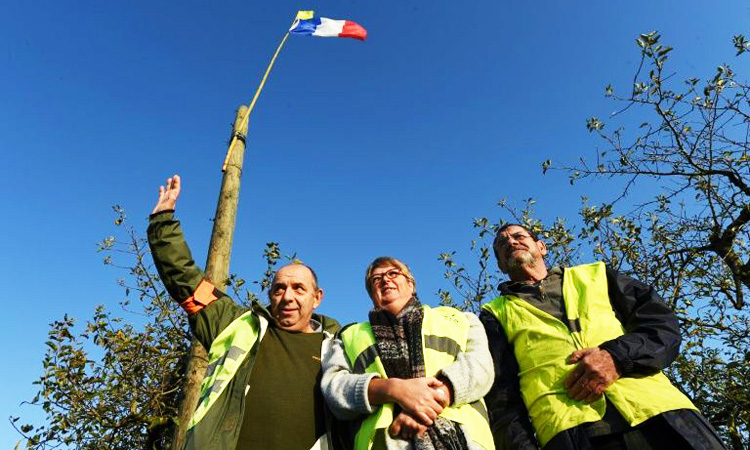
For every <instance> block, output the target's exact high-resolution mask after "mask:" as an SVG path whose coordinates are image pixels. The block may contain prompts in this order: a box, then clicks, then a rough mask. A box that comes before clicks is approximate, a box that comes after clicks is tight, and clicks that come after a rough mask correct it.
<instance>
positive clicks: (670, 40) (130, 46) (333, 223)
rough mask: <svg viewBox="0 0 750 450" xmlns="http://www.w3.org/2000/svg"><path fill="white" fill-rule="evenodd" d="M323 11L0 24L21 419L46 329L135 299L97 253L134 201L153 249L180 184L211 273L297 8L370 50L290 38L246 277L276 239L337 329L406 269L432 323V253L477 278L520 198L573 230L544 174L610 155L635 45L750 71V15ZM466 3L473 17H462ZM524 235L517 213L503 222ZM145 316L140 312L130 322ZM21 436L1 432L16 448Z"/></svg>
mask: <svg viewBox="0 0 750 450" xmlns="http://www.w3.org/2000/svg"><path fill="white" fill-rule="evenodd" d="M427 5H428V3H426V2H406V1H401V2H393V1H380V2H362V1H320V2H318V3H316V4H303V3H299V2H289V1H285V0H278V1H274V2H262V3H261V2H236V1H228V2H218V3H216V2H215V3H209V2H199V1H185V2H180V3H176V2H175V3H166V2H151V3H150V4H148V5H145V4H140V5H139V4H135V3H132V2H95V1H80V2H52V1H38V2H33V3H32V2H11V3H9V4H7V5H5V7H4V12H3V14H2V15H1V16H0V150H1V151H2V156H3V158H2V159H3V164H2V165H0V190H1V192H2V193H3V195H2V196H1V197H0V207H2V210H3V211H5V220H3V221H2V224H0V231H2V236H3V239H2V241H0V242H2V254H3V257H2V258H0V274H2V277H3V278H2V282H3V286H5V288H4V289H3V293H2V294H0V295H2V304H3V306H4V307H5V319H6V320H5V321H4V322H5V324H4V326H3V328H2V331H0V336H1V337H2V341H4V342H6V344H7V345H6V355H5V356H6V369H5V370H3V371H2V373H0V384H2V385H3V386H6V388H4V392H5V394H4V395H3V396H2V398H0V411H2V412H5V416H6V417H7V416H9V415H19V414H20V415H22V416H23V417H25V418H34V417H36V414H37V413H36V412H35V410H34V409H33V408H30V407H28V406H24V407H21V406H19V405H20V403H21V402H22V401H23V400H28V399H30V398H31V397H32V396H33V393H34V387H33V386H32V385H31V382H32V381H34V380H35V379H36V378H37V377H38V376H39V375H40V374H41V370H42V366H41V360H42V357H43V354H44V348H45V347H44V341H45V338H46V332H47V329H48V324H49V323H50V322H52V321H54V320H56V319H58V318H60V317H62V316H63V315H64V314H66V313H67V314H68V315H71V316H73V317H76V318H78V319H79V320H80V321H85V319H87V318H88V317H90V316H91V314H92V312H93V310H94V307H95V306H96V305H98V304H104V305H107V307H109V308H111V309H114V310H117V308H118V301H119V300H121V299H122V298H123V293H122V291H121V290H120V289H119V288H118V287H117V286H116V284H115V279H116V278H119V277H121V276H122V274H121V273H118V272H117V271H116V270H114V269H112V268H111V267H106V266H104V265H103V264H102V261H101V255H100V254H97V253H96V251H95V250H96V243H97V242H99V241H100V240H101V239H102V238H104V237H106V236H108V235H110V234H113V233H114V231H115V230H114V225H113V224H112V222H113V220H114V217H115V216H114V214H113V213H112V211H111V208H110V206H111V205H113V204H120V205H122V206H123V207H124V208H125V209H126V211H127V212H128V215H129V219H128V220H129V222H130V223H131V224H133V225H134V226H135V227H136V229H137V230H139V231H140V232H145V228H146V225H147V222H146V217H147V216H148V213H149V212H150V210H151V208H152V206H153V203H154V201H155V198H156V189H157V187H158V185H159V184H162V183H163V182H164V179H165V178H166V177H167V176H169V175H171V174H173V173H179V174H180V175H181V176H182V177H183V181H184V191H183V197H182V198H181V200H180V202H179V204H178V216H179V217H180V218H181V219H182V220H183V225H184V229H185V232H186V234H187V238H188V241H189V243H190V244H191V247H192V249H193V252H194V255H195V257H196V260H198V261H201V262H202V261H205V255H206V247H207V245H208V239H209V235H210V231H211V222H210V219H211V217H212V216H213V213H214V208H215V202H216V196H217V193H218V189H219V185H220V181H221V172H220V168H221V163H222V161H223V157H224V154H225V150H226V143H225V142H226V138H227V136H228V135H229V124H230V123H231V122H232V121H233V118H234V110H235V108H236V107H237V105H239V104H241V103H248V102H249V101H250V99H251V98H252V94H253V92H254V90H255V88H256V86H257V84H258V82H259V80H260V77H261V76H262V74H263V71H264V70H265V67H266V64H267V63H268V61H269V59H270V57H271V55H272V53H273V51H274V49H275V48H276V45H277V44H278V42H279V41H280V40H281V38H282V37H283V34H284V32H285V30H286V29H287V28H288V26H289V25H290V23H291V20H292V19H293V17H294V14H295V12H296V10H297V9H301V8H303V9H315V10H316V12H317V13H318V14H320V15H322V16H325V17H330V18H337V19H350V20H355V21H357V22H359V23H360V24H362V25H363V26H364V27H365V28H367V30H368V32H369V37H368V40H367V42H365V43H361V42H358V41H354V40H348V39H322V38H311V37H301V36H292V37H290V39H289V41H288V42H287V44H286V46H285V48H284V49H283V50H282V52H281V55H280V57H279V60H278V61H277V64H276V67H275V69H274V72H273V73H272V74H271V77H270V79H269V81H268V83H267V85H266V89H265V90H264V92H263V94H262V96H261V98H260V100H259V102H258V105H257V107H256V109H255V111H254V112H253V114H252V116H251V117H250V126H249V135H248V151H247V154H246V157H245V172H244V177H243V186H242V193H241V197H240V210H239V213H238V218H237V230H236V233H235V245H234V253H233V260H232V267H231V271H232V272H234V273H238V274H240V275H241V276H243V277H244V278H247V279H256V278H258V277H259V276H260V273H261V272H262V270H263V261H262V258H261V254H262V250H263V248H264V244H265V242H267V241H278V242H280V243H281V246H282V250H284V252H285V253H291V252H293V251H294V252H297V254H298V256H299V257H300V258H301V259H303V260H304V261H305V262H307V263H308V264H310V265H312V266H313V267H315V268H316V270H317V271H318V274H319V276H320V280H321V285H322V286H323V288H324V289H325V291H326V297H325V299H324V302H323V306H322V308H321V311H322V312H324V313H326V314H329V315H332V316H336V317H337V318H339V319H340V320H341V321H342V322H349V321H354V320H361V319H363V318H364V317H365V313H366V311H367V309H368V307H369V300H368V299H367V296H366V293H365V291H364V288H363V284H362V277H363V272H364V269H365V267H366V265H367V264H368V263H369V261H370V260H372V259H373V258H374V257H376V256H379V255H384V254H388V255H394V256H397V257H399V258H401V259H403V260H404V261H405V262H406V263H408V264H409V265H410V266H411V267H412V269H413V271H414V272H415V275H416V278H417V282H418V289H419V291H420V294H421V297H422V299H423V300H424V301H425V302H427V303H434V302H436V295H435V293H436V292H437V290H438V289H439V288H441V287H443V288H444V287H447V286H446V281H445V280H444V279H443V276H442V273H443V270H442V268H441V263H440V262H439V261H438V260H437V255H438V253H439V252H441V251H446V250H451V249H456V250H461V251H463V253H464V255H466V258H468V254H467V252H466V249H467V248H468V243H469V241H470V239H471V238H472V237H473V230H472V228H471V219H472V218H474V217H481V216H488V217H490V218H492V219H493V220H497V219H500V218H501V216H500V210H499V208H497V207H496V206H495V204H496V202H497V201H498V200H500V199H502V198H507V199H508V200H509V201H511V202H516V203H520V202H522V200H523V199H525V198H528V197H533V198H535V199H536V200H538V202H539V203H538V208H537V209H538V211H539V212H540V215H541V217H544V218H553V217H556V216H564V217H569V218H570V219H571V220H574V219H575V213H576V211H577V208H578V205H579V201H580V200H579V199H580V196H581V195H583V194H585V193H587V194H589V195H591V196H592V197H594V198H605V197H606V196H607V195H608V194H611V193H612V192H613V191H612V186H611V185H609V184H607V183H599V184H595V185H592V184H590V183H582V184H581V185H580V186H576V187H570V186H569V185H568V183H567V181H566V179H565V178H564V176H563V175H562V174H555V173H553V174H551V175H547V176H543V175H542V173H541V169H540V164H541V162H542V161H544V160H545V159H547V158H552V159H553V160H557V161H563V160H568V161H571V160H575V159H577V158H578V157H579V156H582V155H590V154H591V153H592V152H593V151H594V150H595V149H596V148H597V145H598V144H599V142H598V141H597V140H596V139H594V138H593V137H592V136H591V135H589V134H588V133H587V131H586V129H585V126H584V125H585V119H586V118H588V117H590V116H592V115H596V116H599V117H602V118H606V116H607V115H608V114H609V113H610V112H611V111H613V110H614V109H615V108H616V106H615V105H614V104H612V103H611V102H609V101H608V100H606V99H604V97H603V95H602V94H603V91H604V87H605V86H606V85H607V84H608V83H612V84H613V86H614V87H615V89H616V90H618V89H619V90H621V91H623V92H624V91H626V90H627V89H629V87H630V83H631V80H632V74H633V73H634V70H635V69H636V67H637V64H638V61H639V53H638V51H637V48H636V46H635V44H634V39H635V38H636V37H637V36H638V34H639V33H641V32H647V31H651V30H659V31H660V32H661V34H662V36H663V38H662V40H663V42H664V43H665V44H668V45H671V46H673V47H675V51H674V52H673V53H672V55H671V59H670V61H671V62H670V67H671V68H672V70H674V71H676V72H677V74H676V77H677V78H679V79H682V78H688V77H690V76H697V77H699V78H707V77H709V76H712V75H713V71H714V69H715V67H716V65H718V64H720V63H723V62H728V63H730V64H731V65H732V66H733V67H734V68H735V70H736V71H737V72H738V73H740V74H743V73H744V74H747V73H748V70H747V69H748V67H747V66H748V62H747V59H739V60H738V59H735V57H734V50H733V48H732V46H731V38H732V36H733V35H734V34H738V33H745V34H747V33H748V32H749V31H750V30H748V23H750V6H748V4H747V3H746V2H742V1H725V2H719V3H714V4H712V5H711V6H710V7H709V6H708V5H707V3H706V2H698V1H686V2H680V3H679V6H675V5H677V3H676V2H666V1H663V0H652V1H632V2H622V4H616V3H614V2H592V1H582V2H559V1H540V2H535V3H521V2H512V3H510V2H492V1H484V0H480V1H476V2H471V3H459V2H447V1H434V2H430V3H429V6H427ZM467 5H471V7H467ZM503 218H505V219H507V217H503ZM126 317H127V315H126ZM17 439H18V436H17V435H16V434H15V432H14V431H13V430H12V428H11V427H10V425H9V424H8V423H7V422H0V442H4V443H7V444H6V445H12V444H14V443H15V442H16V440H17Z"/></svg>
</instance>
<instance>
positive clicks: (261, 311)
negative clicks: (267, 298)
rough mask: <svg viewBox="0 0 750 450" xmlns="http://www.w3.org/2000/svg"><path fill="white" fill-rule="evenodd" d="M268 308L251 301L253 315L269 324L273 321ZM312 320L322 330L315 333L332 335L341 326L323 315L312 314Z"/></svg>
mask: <svg viewBox="0 0 750 450" xmlns="http://www.w3.org/2000/svg"><path fill="white" fill-rule="evenodd" d="M269 308H270V305H268V306H264V305H261V304H260V302H259V301H257V300H253V303H252V305H251V309H252V310H253V312H254V313H256V314H258V315H260V316H263V318H265V319H266V320H268V321H269V322H273V321H274V319H273V316H271V313H270V312H269V310H268V309H269ZM312 318H313V320H314V321H316V322H318V323H319V324H320V325H322V327H323V329H322V330H316V331H323V332H325V333H328V334H331V335H333V334H335V333H336V332H337V331H338V330H339V329H340V328H341V325H340V324H339V322H338V321H337V320H336V319H334V318H332V317H328V316H324V315H323V314H316V313H313V315H312Z"/></svg>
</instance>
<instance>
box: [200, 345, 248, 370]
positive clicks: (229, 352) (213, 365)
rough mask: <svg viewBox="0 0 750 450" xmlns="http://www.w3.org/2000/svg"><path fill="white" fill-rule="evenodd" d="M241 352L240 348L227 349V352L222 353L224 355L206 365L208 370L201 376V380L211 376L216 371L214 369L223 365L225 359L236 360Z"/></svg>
mask: <svg viewBox="0 0 750 450" xmlns="http://www.w3.org/2000/svg"><path fill="white" fill-rule="evenodd" d="M243 352H244V350H242V349H241V348H239V347H237V346H234V345H233V346H231V347H229V350H227V352H226V353H224V355H223V356H222V357H221V358H219V359H217V360H216V361H214V362H212V363H211V364H209V365H208V369H206V374H205V375H204V376H203V378H208V377H210V376H211V375H213V374H214V371H216V368H217V367H219V365H223V364H224V361H226V359H227V358H230V359H237V358H238V357H239V356H241V355H242V353H243Z"/></svg>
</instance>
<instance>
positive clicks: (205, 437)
mask: <svg viewBox="0 0 750 450" xmlns="http://www.w3.org/2000/svg"><path fill="white" fill-rule="evenodd" d="M148 241H149V246H150V247H151V254H152V256H153V258H154V263H155V265H156V269H157V271H158V272H159V275H160V276H161V279H162V281H163V282H164V286H165V287H166V288H167V291H168V292H169V294H170V295H171V296H172V298H173V299H175V300H176V301H177V302H180V303H182V302H183V301H184V300H186V299H188V298H191V297H192V296H193V294H194V293H195V291H196V288H197V287H198V285H199V284H200V283H201V282H202V281H203V280H204V273H203V271H202V270H201V269H200V268H199V267H198V266H197V265H196V264H195V261H193V258H192V255H191V253H190V250H189V248H188V246H187V244H186V243H185V239H184V237H183V234H182V230H181V227H180V223H179V221H177V220H175V219H174V212H173V211H164V212H161V213H158V214H155V215H153V216H151V218H150V223H149V227H148ZM213 295H214V296H215V297H217V299H216V300H215V301H213V302H212V303H210V304H209V305H207V306H205V307H204V308H203V309H201V310H200V311H198V312H197V313H196V314H192V315H190V316H189V318H188V319H189V323H190V327H191V329H192V331H193V333H194V334H195V337H196V338H197V339H198V341H199V342H200V343H201V344H203V346H204V347H205V348H206V349H209V348H211V344H212V342H213V341H214V339H215V338H216V337H217V336H218V335H219V334H220V333H221V332H222V330H224V329H225V328H226V327H227V326H228V325H229V324H231V323H232V322H234V320H235V319H237V318H238V317H240V316H241V315H243V314H244V313H246V312H247V311H248V309H247V308H245V307H242V306H240V305H238V304H236V303H235V302H234V301H233V300H232V299H231V298H230V297H228V296H227V295H226V294H224V293H223V292H221V291H218V290H216V289H214V292H213ZM251 310H252V311H253V314H255V315H257V316H259V317H263V318H265V319H266V320H267V321H268V322H272V321H273V319H272V317H271V315H270V314H269V312H268V311H267V310H266V309H265V308H264V307H263V306H261V305H260V304H259V303H257V302H255V303H253V305H252V307H251ZM313 318H314V319H315V320H317V321H318V322H319V323H321V325H322V326H323V330H324V332H325V333H326V334H330V335H332V334H333V333H335V332H336V331H337V330H338V329H339V324H338V322H336V321H335V320H333V319H331V318H329V317H326V316H321V315H317V314H315V315H313ZM260 341H261V340H260V339H259V340H258V341H257V342H256V343H255V345H254V346H253V349H252V350H251V351H250V353H249V355H248V356H247V358H246V359H245V361H244V362H243V363H242V365H241V366H240V367H239V368H238V370H237V372H236V373H235V375H234V377H233V378H232V379H231V380H230V382H229V385H228V386H227V387H226V388H225V389H224V391H223V392H222V394H221V395H220V396H219V398H218V399H217V400H216V401H215V403H214V404H213V405H212V407H211V408H210V410H209V411H208V412H207V413H206V414H205V416H204V417H203V418H202V419H201V420H200V422H198V423H197V424H196V425H195V426H194V427H193V428H191V429H190V430H189V431H188V434H187V437H186V443H185V448H186V449H209V448H210V449H216V450H234V449H235V448H236V446H237V439H238V437H239V434H240V427H241V425H242V416H243V414H244V412H245V387H246V386H247V384H248V380H249V378H250V373H251V372H252V368H253V363H254V362H255V356H256V352H257V349H258V347H259V345H260Z"/></svg>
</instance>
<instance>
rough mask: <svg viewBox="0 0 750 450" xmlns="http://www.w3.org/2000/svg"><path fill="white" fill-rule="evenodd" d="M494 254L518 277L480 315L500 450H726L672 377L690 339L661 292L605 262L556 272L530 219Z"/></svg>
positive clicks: (501, 235)
mask: <svg viewBox="0 0 750 450" xmlns="http://www.w3.org/2000/svg"><path fill="white" fill-rule="evenodd" d="M493 249H494V251H495V257H496V258H497V263H498V266H499V267H500V270H501V271H502V272H503V273H506V274H507V275H508V276H509V278H510V280H509V281H507V282H505V283H502V284H501V285H500V287H499V288H500V293H501V295H500V297H498V298H497V299H495V300H494V301H492V302H490V303H487V304H486V305H484V306H483V307H482V313H481V315H480V320H481V321H482V323H483V324H484V326H485V329H486V331H487V337H488V340H489V345H490V351H491V353H492V357H493V360H494V364H495V382H494V385H493V387H492V389H491V390H490V393H489V394H487V396H486V397H485V401H486V403H487V407H488V410H489V414H490V424H491V427H492V431H493V435H494V438H495V444H496V446H497V448H507V449H536V448H538V445H540V444H541V446H542V447H544V448H545V449H550V450H572V449H638V450H641V449H661V448H670V449H683V448H684V449H721V448H724V446H723V445H722V443H721V441H720V440H719V438H718V437H717V436H716V432H715V431H714V430H713V428H712V427H711V426H710V425H709V424H708V422H706V420H705V419H704V418H703V417H702V416H701V415H700V414H699V413H698V411H697V409H696V407H695V406H694V405H693V403H692V402H691V401H690V400H689V399H688V398H687V397H686V396H685V395H684V394H683V393H682V392H680V391H679V390H678V389H677V388H676V387H674V386H673V385H672V384H671V383H670V381H669V380H668V379H667V378H666V377H665V376H664V374H662V372H661V371H662V369H664V368H665V367H666V366H667V365H669V364H670V363H671V362H672V361H673V360H674V359H675V358H676V357H677V354H678V351H679V346H680V339H681V338H680V330H679V326H678V321H677V318H676V317H675V315H674V313H673V312H672V311H671V309H670V308H669V307H668V306H667V305H666V304H664V302H663V301H662V300H661V298H660V297H659V296H658V295H657V294H656V292H654V289H653V288H652V287H650V286H648V285H646V284H644V283H641V282H639V281H636V280H634V279H632V278H628V277H626V276H624V275H621V274H619V273H617V272H616V271H615V270H613V269H611V268H609V267H606V266H605V265H604V263H601V262H598V263H593V264H584V265H580V266H575V267H566V268H562V267H553V268H551V269H547V265H546V263H545V261H544V256H545V255H546V254H547V246H546V245H545V243H544V242H543V241H541V240H540V239H539V238H538V236H537V235H535V234H534V233H533V232H532V231H531V230H529V229H528V228H526V227H524V226H522V225H519V224H508V225H505V226H503V227H501V228H500V230H499V231H498V233H497V237H496V238H495V242H494V244H493Z"/></svg>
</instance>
